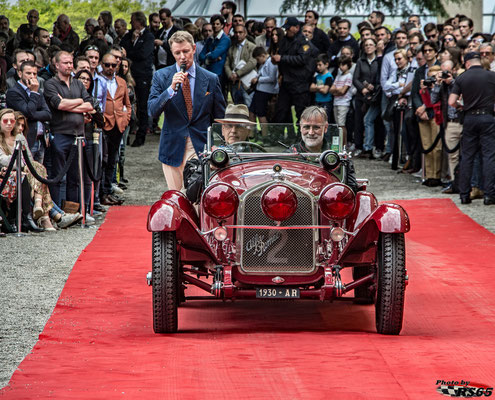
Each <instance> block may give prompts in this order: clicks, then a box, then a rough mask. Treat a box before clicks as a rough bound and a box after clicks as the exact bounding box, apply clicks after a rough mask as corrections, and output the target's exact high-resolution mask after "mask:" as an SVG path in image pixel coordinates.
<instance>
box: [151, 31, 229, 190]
mask: <svg viewBox="0 0 495 400" xmlns="http://www.w3.org/2000/svg"><path fill="white" fill-rule="evenodd" d="M169 41H170V48H171V50H172V55H173V56H174V58H175V61H176V63H175V64H174V65H171V66H170V67H166V68H162V69H160V70H159V71H157V72H156V73H155V75H154V76H153V81H152V85H151V92H150V96H149V99H148V112H149V114H150V115H151V116H152V117H153V118H158V117H159V116H160V114H161V113H162V112H164V113H165V119H164V122H163V127H162V133H161V136H160V148H159V150H158V159H159V160H160V161H161V162H162V163H163V165H162V167H163V174H164V175H165V180H166V181H167V186H168V188H169V189H174V190H181V189H182V186H183V177H182V174H183V171H184V165H185V164H186V162H187V160H189V159H190V158H192V157H194V156H195V155H196V154H198V153H200V152H202V151H203V150H204V146H205V144H206V133H207V130H208V127H209V126H210V125H211V123H212V122H213V120H214V119H215V118H223V116H224V114H225V99H224V97H223V95H222V91H221V89H220V82H219V80H218V77H217V76H216V75H215V74H213V73H211V72H208V71H206V70H205V69H203V68H201V67H200V66H199V65H196V63H194V53H195V51H196V45H195V44H194V39H193V37H192V36H191V34H189V33H188V32H185V31H178V32H176V33H174V34H173V35H172V37H171V38H170V40H169ZM181 66H184V68H185V72H182V70H181Z"/></svg>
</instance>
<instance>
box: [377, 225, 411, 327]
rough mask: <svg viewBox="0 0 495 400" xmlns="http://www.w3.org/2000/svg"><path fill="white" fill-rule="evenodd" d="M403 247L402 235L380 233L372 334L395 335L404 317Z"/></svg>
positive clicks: (404, 275) (404, 278)
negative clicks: (374, 324)
mask: <svg viewBox="0 0 495 400" xmlns="http://www.w3.org/2000/svg"><path fill="white" fill-rule="evenodd" d="M405 290H406V247H405V241H404V234H403V233H381V234H380V240H379V243H378V287H377V293H376V303H375V318H376V330H377V331H378V333H382V334H385V335H398V334H399V333H400V331H401V329H402V320H403V316H404V295H405Z"/></svg>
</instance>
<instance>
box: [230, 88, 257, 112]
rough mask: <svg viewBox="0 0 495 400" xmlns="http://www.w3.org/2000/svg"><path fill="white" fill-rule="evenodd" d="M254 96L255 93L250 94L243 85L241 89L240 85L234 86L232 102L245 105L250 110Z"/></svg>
mask: <svg viewBox="0 0 495 400" xmlns="http://www.w3.org/2000/svg"><path fill="white" fill-rule="evenodd" d="M253 96H254V91H252V92H251V93H250V94H248V92H246V90H245V89H244V88H243V86H242V84H241V86H240V87H238V83H234V84H233V85H232V100H234V104H245V105H246V106H247V107H248V108H249V106H250V105H251V102H252V101H253Z"/></svg>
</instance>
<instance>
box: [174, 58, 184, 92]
mask: <svg viewBox="0 0 495 400" xmlns="http://www.w3.org/2000/svg"><path fill="white" fill-rule="evenodd" d="M186 70H187V65H186V64H181V66H180V72H186ZM179 89H180V83H177V84H176V85H175V91H176V92H178V91H179Z"/></svg>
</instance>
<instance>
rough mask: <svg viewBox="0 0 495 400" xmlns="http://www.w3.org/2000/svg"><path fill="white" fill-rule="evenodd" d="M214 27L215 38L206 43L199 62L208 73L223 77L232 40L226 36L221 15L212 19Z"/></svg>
mask: <svg viewBox="0 0 495 400" xmlns="http://www.w3.org/2000/svg"><path fill="white" fill-rule="evenodd" d="M210 24H211V25H212V27H213V36H211V37H209V38H208V39H206V41H205V46H204V47H203V50H202V51H201V54H200V55H199V62H200V63H203V64H204V65H205V67H206V69H207V70H208V71H211V72H213V73H214V74H216V75H218V77H219V78H221V77H222V74H223V67H224V65H225V60H226V59H227V53H228V51H229V48H230V38H229V37H228V36H227V35H226V34H225V32H224V31H223V28H224V26H225V20H224V19H223V17H222V16H221V15H220V14H215V15H213V16H212V17H211V18H210Z"/></svg>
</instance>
